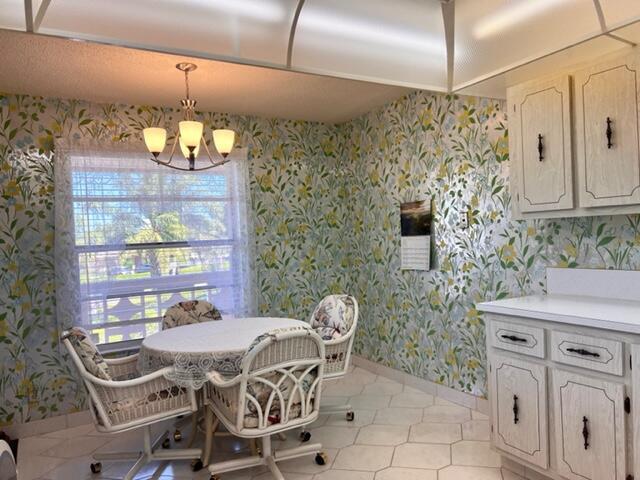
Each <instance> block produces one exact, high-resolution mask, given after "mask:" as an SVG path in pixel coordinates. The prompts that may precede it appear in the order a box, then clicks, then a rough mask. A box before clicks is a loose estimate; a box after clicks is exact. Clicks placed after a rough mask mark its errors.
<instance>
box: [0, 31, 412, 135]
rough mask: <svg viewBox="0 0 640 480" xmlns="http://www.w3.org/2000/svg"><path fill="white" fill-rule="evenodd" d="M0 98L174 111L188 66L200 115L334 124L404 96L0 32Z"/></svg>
mask: <svg viewBox="0 0 640 480" xmlns="http://www.w3.org/2000/svg"><path fill="white" fill-rule="evenodd" d="M0 58H2V68H1V69H0V91H2V92H6V93H24V94H31V95H42V96H46V97H60V98H77V99H83V100H90V101H94V102H123V103H129V104H145V105H157V106H172V107H179V100H180V99H181V98H183V97H184V77H183V76H182V75H183V74H182V73H181V72H178V71H177V70H176V69H175V67H174V66H175V64H176V63H178V62H181V61H193V62H194V63H196V64H198V70H197V71H196V72H194V73H193V74H192V75H191V77H190V85H191V97H192V98H195V99H196V100H197V101H198V105H197V108H198V109H200V110H205V111H218V112H228V113H234V114H248V115H257V116H260V117H268V118H287V119H294V120H312V121H320V122H329V123H339V122H344V121H347V120H350V119H352V118H355V117H357V116H359V115H361V114H364V113H366V112H368V111H370V110H371V109H373V108H375V107H377V106H380V105H383V104H385V103H387V102H389V101H391V100H394V99H396V98H398V97H400V96H402V95H404V94H405V93H406V92H408V90H407V89H405V88H401V87H396V86H388V85H381V84H374V83H367V82H360V81H354V80H346V79H340V78H335V77H326V76H319V75H310V74H302V73H295V72H291V71H283V70H274V69H268V68H261V67H254V66H248V65H238V64H232V63H224V62H218V61H212V60H202V59H190V58H189V57H184V56H177V55H168V54H160V53H154V52H148V51H142V50H134V49H128V48H122V47H114V46H107V45H100V44H93V43H87V42H78V41H73V40H66V39H60V38H53V37H46V36H41V35H33V34H26V33H19V32H13V31H7V30H0Z"/></svg>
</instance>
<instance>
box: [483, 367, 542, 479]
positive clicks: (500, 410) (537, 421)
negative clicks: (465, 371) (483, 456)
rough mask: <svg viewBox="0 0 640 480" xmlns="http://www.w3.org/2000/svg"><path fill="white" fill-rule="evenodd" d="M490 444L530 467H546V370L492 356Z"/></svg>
mask: <svg viewBox="0 0 640 480" xmlns="http://www.w3.org/2000/svg"><path fill="white" fill-rule="evenodd" d="M490 387H491V392H490V398H491V399H492V413H493V415H492V422H493V436H492V438H493V444H494V446H495V447H496V448H498V449H500V450H503V451H505V452H508V453H510V454H512V455H515V456H517V457H520V458H522V459H524V460H526V461H528V462H530V463H532V464H534V465H537V466H539V467H542V468H547V467H548V465H549V450H548V433H547V380H546V369H545V367H544V366H542V365H536V364H534V363H529V362H525V361H521V360H514V359H512V358H507V357H502V356H500V355H492V357H491V386H490Z"/></svg>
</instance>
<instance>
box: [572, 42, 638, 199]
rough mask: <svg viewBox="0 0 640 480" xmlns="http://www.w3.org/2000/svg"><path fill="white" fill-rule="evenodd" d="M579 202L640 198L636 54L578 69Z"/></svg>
mask: <svg viewBox="0 0 640 480" xmlns="http://www.w3.org/2000/svg"><path fill="white" fill-rule="evenodd" d="M574 78H575V93H576V146H577V152H576V154H577V156H576V158H577V168H578V171H577V173H578V188H579V202H580V206H581V207H600V206H616V205H630V204H638V203H640V145H639V143H638V127H639V126H640V125H639V112H638V90H639V88H640V84H639V83H638V60H637V54H636V53H635V51H634V53H633V54H630V55H626V56H624V57H622V58H619V59H616V60H613V61H607V62H604V63H600V64H598V65H596V66H593V67H590V68H587V69H585V70H582V71H580V72H578V73H576V74H575V77H574Z"/></svg>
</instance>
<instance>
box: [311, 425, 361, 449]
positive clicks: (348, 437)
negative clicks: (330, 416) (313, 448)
mask: <svg viewBox="0 0 640 480" xmlns="http://www.w3.org/2000/svg"><path fill="white" fill-rule="evenodd" d="M357 435H358V430H357V429H356V428H349V427H330V426H326V427H320V428H314V429H313V430H311V441H312V442H313V443H321V444H322V446H323V447H327V448H342V447H347V446H349V445H353V442H354V441H355V439H356V436H357Z"/></svg>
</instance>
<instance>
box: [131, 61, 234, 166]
mask: <svg viewBox="0 0 640 480" xmlns="http://www.w3.org/2000/svg"><path fill="white" fill-rule="evenodd" d="M176 68H177V69H178V70H180V71H181V72H184V83H185V88H186V92H187V97H186V98H185V99H183V100H180V104H181V105H182V109H183V110H184V120H183V121H181V122H179V123H178V132H177V134H176V135H175V136H174V140H173V146H172V147H171V153H170V154H169V159H168V160H167V161H163V160H161V159H160V154H161V153H162V152H163V151H164V149H165V146H166V144H167V130H166V129H164V128H161V127H149V128H145V129H144V130H143V131H142V133H143V134H144V142H145V144H146V145H147V149H149V152H150V153H151V155H153V157H152V158H151V160H152V161H154V162H155V163H157V164H158V165H164V166H165V167H169V168H174V169H176V170H186V171H196V170H208V169H210V168H214V167H218V166H220V165H224V164H225V163H227V162H228V161H229V158H227V157H228V156H229V153H231V150H232V149H233V145H234V143H235V136H236V133H235V132H234V131H233V130H214V131H213V144H214V146H215V148H216V150H217V152H218V153H219V154H220V156H221V157H222V158H221V159H217V160H216V159H214V158H213V157H212V156H211V152H210V151H209V147H208V146H207V142H206V140H205V139H204V125H203V123H202V122H198V121H196V120H195V106H196V101H195V100H192V99H191V98H189V72H193V71H194V70H195V69H196V68H198V67H197V66H196V65H195V64H193V63H178V64H177V65H176ZM178 145H179V147H180V151H181V152H182V155H183V156H184V158H185V160H187V164H188V165H187V167H186V168H185V167H182V166H180V165H176V164H175V163H172V161H173V155H174V153H175V152H176V146H178ZM201 145H202V146H203V147H204V150H205V152H206V153H207V157H208V160H209V161H208V162H207V163H205V164H204V165H202V166H201V165H198V166H197V167H196V158H197V157H198V153H200V146H201Z"/></svg>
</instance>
